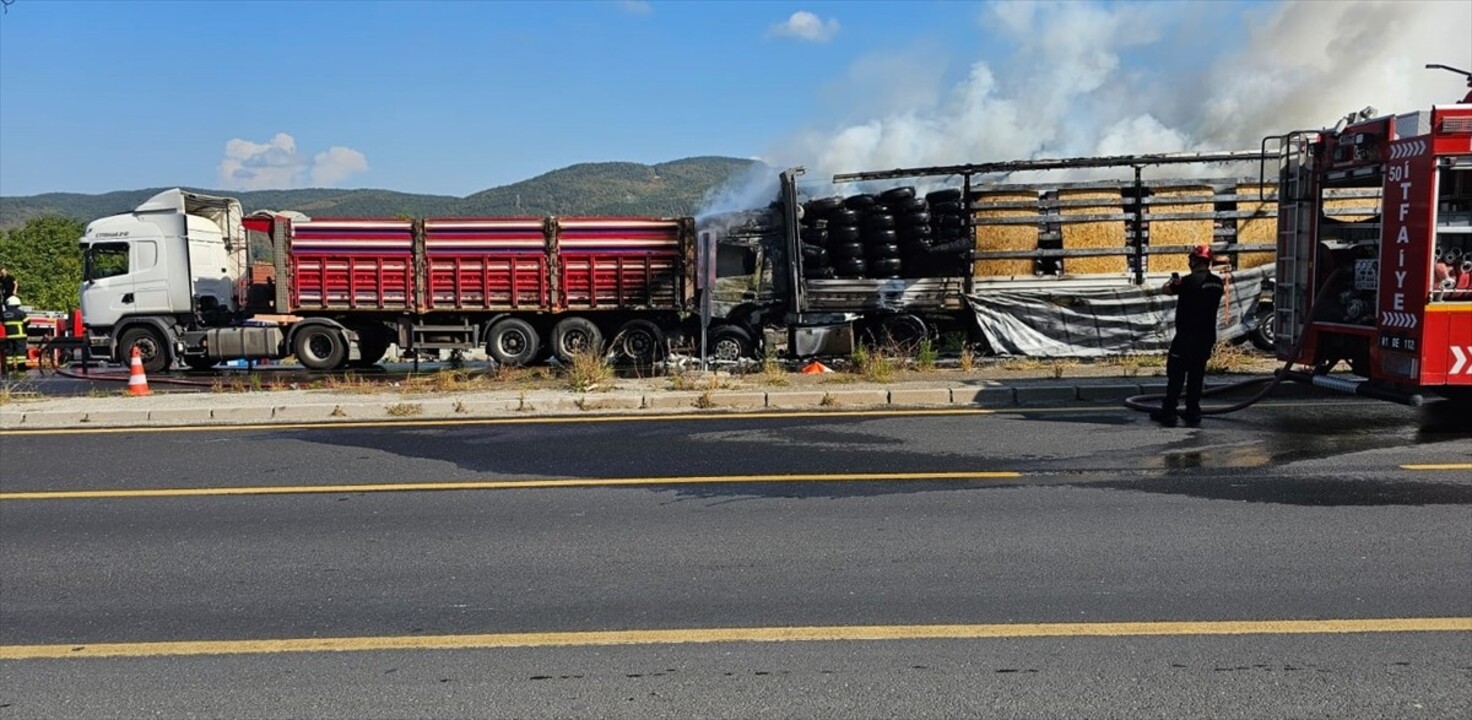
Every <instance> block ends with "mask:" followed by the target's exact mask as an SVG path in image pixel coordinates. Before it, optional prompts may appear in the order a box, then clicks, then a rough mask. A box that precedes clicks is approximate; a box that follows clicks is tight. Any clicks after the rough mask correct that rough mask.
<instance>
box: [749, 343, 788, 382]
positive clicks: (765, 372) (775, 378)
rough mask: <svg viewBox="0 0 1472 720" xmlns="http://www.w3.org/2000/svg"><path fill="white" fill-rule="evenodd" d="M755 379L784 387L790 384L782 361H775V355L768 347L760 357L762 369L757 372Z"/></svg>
mask: <svg viewBox="0 0 1472 720" xmlns="http://www.w3.org/2000/svg"><path fill="white" fill-rule="evenodd" d="M757 381H758V382H760V383H761V384H763V385H769V386H772V387H786V386H788V385H791V384H792V379H791V378H789V377H788V373H787V370H786V369H784V368H783V367H782V363H780V362H777V356H776V355H775V354H774V353H773V352H772V351H771V350H770V349H768V350H767V354H766V356H764V357H763V358H762V369H761V371H760V372H759V373H758V374H757Z"/></svg>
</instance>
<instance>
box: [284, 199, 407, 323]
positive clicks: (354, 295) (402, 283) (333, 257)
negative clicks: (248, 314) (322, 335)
mask: <svg viewBox="0 0 1472 720" xmlns="http://www.w3.org/2000/svg"><path fill="white" fill-rule="evenodd" d="M290 247H291V254H290V260H291V263H290V267H291V276H292V285H291V304H292V307H293V309H317V310H369V309H373V310H400V309H410V308H411V307H412V306H413V301H414V230H413V223H412V222H410V221H408V220H357V219H352V220H349V219H335V218H328V219H317V220H311V221H309V222H302V223H295V224H293V225H292V228H291V245H290Z"/></svg>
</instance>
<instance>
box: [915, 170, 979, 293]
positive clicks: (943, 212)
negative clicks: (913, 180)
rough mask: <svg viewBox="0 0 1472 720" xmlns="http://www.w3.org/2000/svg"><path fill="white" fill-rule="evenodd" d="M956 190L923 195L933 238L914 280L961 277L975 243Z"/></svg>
mask: <svg viewBox="0 0 1472 720" xmlns="http://www.w3.org/2000/svg"><path fill="white" fill-rule="evenodd" d="M961 195H962V194H961V191H960V190H959V189H956V188H948V189H946V190H936V191H935V192H932V193H929V194H927V195H926V196H925V201H926V203H927V204H928V205H929V207H930V227H931V235H932V237H933V238H934V239H933V241H932V242H931V245H930V249H929V251H928V252H927V253H926V255H925V261H924V267H923V268H916V270H923V272H920V274H919V275H916V277H925V276H947V277H948V276H953V275H964V274H966V273H967V272H968V271H969V270H970V269H969V268H968V267H966V263H967V261H968V260H969V259H970V257H971V250H972V248H973V246H974V245H975V241H974V240H973V239H972V238H971V236H970V223H968V222H967V221H966V202H965V199H964V198H963V197H962V196H961Z"/></svg>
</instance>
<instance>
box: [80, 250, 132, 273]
mask: <svg viewBox="0 0 1472 720" xmlns="http://www.w3.org/2000/svg"><path fill="white" fill-rule="evenodd" d="M86 273H87V279H88V280H101V279H102V278H110V277H115V276H118V275H127V274H128V245H127V244H126V243H104V244H101V245H93V246H92V247H91V248H88V250H87V268H86Z"/></svg>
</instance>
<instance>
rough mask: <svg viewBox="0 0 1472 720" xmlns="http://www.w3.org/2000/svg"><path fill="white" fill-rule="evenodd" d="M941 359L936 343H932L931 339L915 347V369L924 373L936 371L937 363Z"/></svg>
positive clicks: (922, 341)
mask: <svg viewBox="0 0 1472 720" xmlns="http://www.w3.org/2000/svg"><path fill="white" fill-rule="evenodd" d="M939 357H940V352H939V351H938V350H936V348H935V343H934V342H931V340H930V338H925V339H924V340H921V341H920V344H919V345H917V346H916V347H915V367H917V368H919V369H920V370H922V371H930V370H934V369H935V361H936V359H937V358H939Z"/></svg>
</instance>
